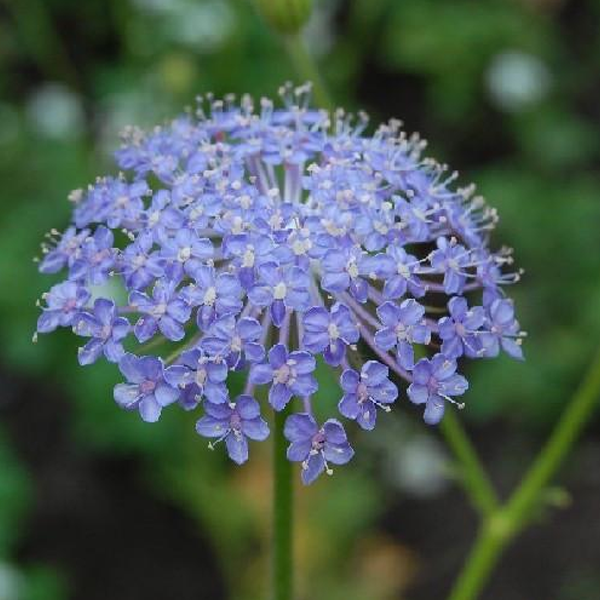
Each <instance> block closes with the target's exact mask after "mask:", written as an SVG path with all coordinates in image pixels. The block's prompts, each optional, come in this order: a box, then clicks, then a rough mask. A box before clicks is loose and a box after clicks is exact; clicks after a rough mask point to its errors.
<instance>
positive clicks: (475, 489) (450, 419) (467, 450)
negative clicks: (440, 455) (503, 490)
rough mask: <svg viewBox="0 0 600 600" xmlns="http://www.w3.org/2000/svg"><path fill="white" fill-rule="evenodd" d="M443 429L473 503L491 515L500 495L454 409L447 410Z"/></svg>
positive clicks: (481, 510) (478, 508) (485, 513)
mask: <svg viewBox="0 0 600 600" xmlns="http://www.w3.org/2000/svg"><path fill="white" fill-rule="evenodd" d="M441 429H442V434H443V435H444V437H445V439H446V443H447V444H448V446H449V447H450V449H451V450H452V452H453V453H454V456H455V457H456V459H457V462H458V465H459V468H460V479H461V483H462V485H463V487H464V489H465V491H466V493H467V495H468V496H469V499H470V500H471V503H472V504H473V506H474V507H475V509H476V510H477V511H479V512H480V513H481V514H483V515H491V514H492V513H493V512H494V511H495V510H496V509H497V508H498V497H497V495H496V492H495V491H494V488H493V486H492V484H491V482H490V480H489V478H488V476H487V473H486V472H485V469H484V467H483V465H482V464H481V462H480V460H479V457H478V456H477V451H476V450H475V448H474V447H473V444H472V443H471V441H470V440H469V437H468V436H467V434H466V433H465V431H464V429H463V427H462V425H461V423H460V421H459V420H458V419H457V418H456V415H455V414H454V412H453V411H447V413H446V415H444V419H443V420H442V424H441Z"/></svg>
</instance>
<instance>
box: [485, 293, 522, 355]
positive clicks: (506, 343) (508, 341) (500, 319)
mask: <svg viewBox="0 0 600 600" xmlns="http://www.w3.org/2000/svg"><path fill="white" fill-rule="evenodd" d="M486 316H487V319H486V327H485V329H486V331H485V332H483V333H482V334H481V336H480V338H481V343H482V345H483V348H484V353H485V356H488V357H494V356H498V354H499V352H500V348H501V347H502V349H503V350H504V351H505V352H506V353H507V354H508V355H509V356H511V357H512V358H516V359H517V360H523V359H524V357H523V349H522V348H521V342H522V339H523V337H524V334H523V333H522V332H521V328H520V326H519V322H518V321H517V320H516V319H515V308H514V306H513V303H512V301H511V300H502V299H499V298H497V299H495V300H493V301H492V302H491V304H490V305H489V306H488V309H487V315H486Z"/></svg>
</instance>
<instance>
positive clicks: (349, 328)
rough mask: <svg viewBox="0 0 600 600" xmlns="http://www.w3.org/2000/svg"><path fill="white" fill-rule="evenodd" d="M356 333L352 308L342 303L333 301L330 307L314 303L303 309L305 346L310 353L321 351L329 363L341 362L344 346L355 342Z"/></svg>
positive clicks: (344, 352) (333, 364) (303, 339)
mask: <svg viewBox="0 0 600 600" xmlns="http://www.w3.org/2000/svg"><path fill="white" fill-rule="evenodd" d="M359 337H360V335H359V333H358V328H357V327H356V321H355V320H354V318H353V316H352V312H351V311H350V309H349V308H348V307H347V306H345V305H344V304H334V305H333V306H332V308H331V311H329V310H327V309H326V308H324V307H322V306H313V307H312V308H311V309H309V310H307V311H306V312H305V313H304V337H303V338H302V343H303V346H304V348H306V349H307V350H309V351H310V352H312V353H313V354H317V353H319V352H321V353H323V358H324V359H325V362H326V363H327V364H329V365H331V366H332V367H337V366H338V365H340V364H341V363H342V360H343V359H344V357H345V355H346V346H349V345H351V344H356V342H358V339H359Z"/></svg>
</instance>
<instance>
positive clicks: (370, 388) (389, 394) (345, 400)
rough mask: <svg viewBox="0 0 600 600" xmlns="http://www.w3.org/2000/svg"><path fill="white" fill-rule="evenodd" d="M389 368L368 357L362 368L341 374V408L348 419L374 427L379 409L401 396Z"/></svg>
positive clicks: (385, 407) (387, 409)
mask: <svg viewBox="0 0 600 600" xmlns="http://www.w3.org/2000/svg"><path fill="white" fill-rule="evenodd" d="M389 373H390V371H389V369H388V368H387V367H386V366H385V365H382V364H381V363H379V362H377V361H376V360H369V361H367V362H366V363H365V364H364V365H363V366H362V369H361V370H360V374H359V373H357V372H356V371H355V370H354V369H346V370H345V371H344V372H343V373H342V377H341V378H340V384H341V386H342V390H343V391H344V395H343V396H342V399H341V400H340V404H339V408H340V412H341V413H342V414H343V415H344V416H345V417H347V418H348V419H355V420H356V422H357V423H358V424H359V425H360V426H361V427H362V428H363V429H368V430H370V429H373V428H374V427H375V422H376V421H377V409H378V408H380V409H382V410H384V411H385V412H388V411H389V410H390V407H389V405H390V404H392V403H393V402H394V401H395V400H396V398H397V397H398V388H397V387H396V386H395V385H394V384H393V383H392V382H391V381H390V379H389Z"/></svg>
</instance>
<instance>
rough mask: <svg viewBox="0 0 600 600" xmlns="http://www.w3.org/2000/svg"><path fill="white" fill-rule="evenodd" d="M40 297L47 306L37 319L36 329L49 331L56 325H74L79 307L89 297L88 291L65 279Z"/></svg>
mask: <svg viewBox="0 0 600 600" xmlns="http://www.w3.org/2000/svg"><path fill="white" fill-rule="evenodd" d="M42 298H43V299H44V300H45V301H46V304H47V306H46V308H44V309H43V310H44V312H42V314H41V315H40V317H39V319H38V322H37V331H38V332H39V333H49V332H50V331H54V330H55V329H56V328H57V327H70V326H71V325H74V324H75V323H76V322H77V319H78V318H79V312H80V309H81V308H83V307H84V306H85V304H86V303H87V301H88V300H89V298H90V292H89V291H88V290H87V289H86V288H84V287H82V286H81V285H79V284H77V283H73V282H71V281H65V282H63V283H58V284H56V285H55V286H53V287H52V288H51V289H50V291H49V292H48V293H46V294H44V295H43V296H42Z"/></svg>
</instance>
